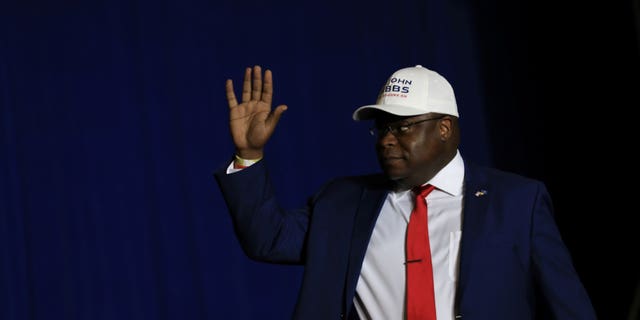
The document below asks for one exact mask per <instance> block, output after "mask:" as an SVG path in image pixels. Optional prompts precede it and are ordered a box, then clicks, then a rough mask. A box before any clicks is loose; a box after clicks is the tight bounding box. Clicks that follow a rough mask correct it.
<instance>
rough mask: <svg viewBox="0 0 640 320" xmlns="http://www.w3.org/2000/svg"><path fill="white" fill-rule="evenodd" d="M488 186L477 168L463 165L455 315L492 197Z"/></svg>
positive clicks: (467, 164)
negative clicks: (463, 185) (462, 199)
mask: <svg viewBox="0 0 640 320" xmlns="http://www.w3.org/2000/svg"><path fill="white" fill-rule="evenodd" d="M491 191H492V190H491V189H490V185H489V184H488V182H487V181H486V179H485V177H484V175H481V174H480V172H478V170H477V168H476V167H474V166H472V165H470V164H469V163H465V189H464V204H463V208H464V209H463V212H462V239H461V242H460V271H459V273H458V274H459V276H458V287H457V289H456V301H455V311H454V312H455V314H459V312H458V310H459V307H460V301H462V299H463V298H464V291H465V287H466V284H467V283H468V279H469V275H470V271H471V260H472V258H473V253H474V252H475V251H476V250H475V247H476V245H477V244H478V241H477V238H478V236H479V233H480V230H482V229H483V225H484V223H485V221H486V219H485V217H486V213H487V208H488V206H489V200H490V199H491V198H492V196H495V195H494V194H492V193H491Z"/></svg>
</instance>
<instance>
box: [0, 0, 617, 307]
mask: <svg viewBox="0 0 640 320" xmlns="http://www.w3.org/2000/svg"><path fill="white" fill-rule="evenodd" d="M252 2H253V1H204V0H181V1H177V0H156V1H150V0H132V1H128V0H127V1H125V0H120V1H73V0H68V1H56V2H49V1H39V0H31V1H8V2H3V3H2V4H0V28H1V29H0V143H1V146H2V147H1V149H0V319H8V320H9V319H10V320H14V319H15V320H18V319H20V320H21V319H67V320H75V319H91V320H99V319H119V320H120V319H286V318H288V317H289V316H290V314H291V311H292V309H293V305H294V303H295V298H296V294H297V290H298V286H299V281H300V278H301V268H300V267H297V266H280V265H270V264H264V263H258V262H253V261H251V260H249V259H248V258H247V257H246V256H245V255H244V254H243V252H242V250H241V249H240V247H239V245H238V242H237V241H236V239H235V236H234V234H233V228H232V226H231V224H230V219H229V217H228V214H227V212H226V207H225V204H224V202H223V200H222V198H221V195H220V193H219V190H218V188H217V186H216V185H215V181H214V179H213V177H212V172H213V171H214V170H215V169H217V168H220V167H223V166H226V165H227V164H228V162H229V160H230V158H231V156H232V154H233V145H232V143H231V139H230V136H229V133H228V126H227V123H228V122H227V121H228V112H227V106H226V99H225V96H224V82H225V80H226V79H228V78H231V79H233V80H234V81H235V83H236V84H239V83H240V82H241V80H242V76H243V72H244V68H245V67H248V66H253V65H256V64H259V65H261V66H263V67H264V68H269V69H271V70H272V71H273V74H274V82H275V98H274V103H275V104H276V105H277V104H287V105H288V106H289V110H288V111H286V112H285V114H284V116H283V117H282V119H281V121H280V124H279V126H278V128H277V131H276V133H275V135H274V136H273V137H272V139H271V141H270V143H269V145H268V146H267V151H266V152H267V157H266V159H265V161H267V163H268V165H269V167H270V168H271V171H272V175H273V176H274V177H277V178H276V179H275V183H276V186H275V187H276V190H277V192H279V195H280V196H281V199H282V204H283V205H284V206H288V207H293V206H299V205H302V204H303V203H304V201H305V200H306V197H307V196H309V195H310V194H311V193H313V192H314V191H315V190H316V189H317V188H318V187H319V186H320V184H322V183H323V182H324V181H325V180H326V179H328V178H330V177H334V176H337V175H346V174H360V173H369V172H373V171H377V170H378V166H377V163H376V162H375V157H374V150H373V141H372V140H371V139H370V137H369V136H368V131H367V129H368V126H369V124H368V123H357V122H354V121H353V120H351V113H352V112H353V110H354V109H355V108H357V107H359V106H361V105H364V104H369V103H372V102H374V101H375V98H376V95H377V93H378V90H379V88H380V86H381V85H382V84H383V83H384V81H385V80H386V77H387V76H389V75H390V74H391V72H393V71H394V70H396V69H398V68H401V67H407V66H413V65H416V64H421V65H424V66H426V67H429V68H432V69H434V70H437V71H438V72H440V73H441V74H442V75H444V76H445V77H446V78H448V79H449V80H450V82H451V83H452V84H453V86H454V89H455V90H456V94H457V100H458V106H459V109H460V114H461V125H462V130H463V131H462V145H461V151H462V154H463V156H464V157H465V158H466V159H468V160H472V161H474V162H477V163H480V164H485V165H500V166H501V167H503V168H506V169H511V170H514V171H517V172H519V173H523V174H528V175H532V176H534V177H536V178H541V179H547V182H550V180H551V179H552V178H551V177H552V176H554V174H555V171H553V172H552V171H551V168H550V167H545V163H544V162H541V161H539V160H541V159H543V155H541V154H540V152H539V150H534V149H533V148H534V147H535V146H539V145H544V143H545V141H547V140H544V139H545V135H536V136H533V137H532V136H530V135H529V134H530V133H529V132H530V131H531V130H530V129H534V128H532V127H531V123H532V122H531V121H530V120H528V115H530V114H534V113H536V111H535V110H536V106H534V105H529V104H527V103H522V102H523V101H528V103H530V104H534V102H541V103H542V102H543V101H541V100H543V97H542V96H536V97H535V98H534V99H532V100H530V99H523V98H522V97H523V96H526V95H527V94H529V93H531V92H532V91H534V89H535V88H536V86H531V87H527V88H528V89H527V90H525V92H518V90H517V89H518V88H522V86H519V85H518V81H521V82H520V83H526V84H534V83H535V81H533V80H531V79H533V78H529V77H530V76H531V75H534V76H536V75H537V73H536V72H535V70H537V69H536V66H535V65H532V64H531V63H530V62H531V60H529V59H525V60H526V61H524V60H522V59H524V58H523V57H526V53H531V52H533V53H532V54H534V53H539V54H543V53H544V52H543V51H542V50H540V49H537V50H539V51H536V49H533V50H534V51H529V49H531V48H529V47H527V48H521V47H520V45H521V44H524V43H529V42H527V41H533V43H534V44H535V43H536V42H535V41H536V38H535V37H534V36H532V34H531V32H530V31H531V30H530V29H528V25H526V24H525V23H524V22H523V21H533V20H534V18H532V17H530V16H528V13H530V12H532V11H529V8H526V7H524V6H522V7H521V6H519V5H513V4H512V5H508V6H506V7H505V6H503V5H502V4H497V3H495V2H494V3H489V2H486V3H475V2H473V1H463V0H458V1H445V0H428V1H407V0H399V1H392V2H389V1H378V0H370V1H363V2H360V3H358V2H348V1H346V2H345V1H342V2H337V1H335V2H334V1H329V2H324V3H321V2H318V3H302V2H287V1H272V2H258V1H256V2H255V3H252ZM533 12H538V11H535V10H534V11H533ZM537 18H538V17H535V19H537ZM523 19H524V20H523ZM514 39H524V40H517V41H516V42H512V41H514ZM527 39H528V40H527ZM532 47H533V46H532ZM514 53H515V54H516V55H514ZM522 81H524V82H522ZM236 88H239V86H238V85H237V86H236ZM507 115H511V116H513V115H516V117H515V118H514V117H512V119H515V121H511V122H509V127H508V128H506V132H509V133H508V135H509V137H505V136H504V135H505V133H504V132H505V130H502V131H499V130H497V127H498V126H501V125H502V124H503V122H501V121H502V120H504V119H506V117H507ZM537 116H542V115H537ZM507 150H511V152H509V151H507ZM543 153H544V152H543ZM546 154H547V156H548V155H550V154H551V152H550V151H549V150H547V153H546ZM496 155H497V156H500V159H501V160H499V161H498V160H497V158H496ZM494 158H495V159H496V160H494ZM551 186H552V190H554V189H555V190H558V191H559V189H560V187H555V188H554V185H553V184H551ZM557 194H558V195H557V196H558V198H561V192H557ZM564 214H565V216H567V217H568V215H569V214H570V213H564ZM565 219H566V220H565V221H568V218H565ZM563 232H565V233H566V234H567V238H568V241H569V243H570V244H574V243H575V242H577V241H578V240H580V239H578V238H577V236H576V237H574V238H572V237H571V234H570V227H566V229H563ZM571 241H574V242H571ZM578 247H580V246H579V245H578V244H577V243H575V250H576V251H575V252H580V251H579V249H578ZM572 249H573V247H572ZM579 258H580V256H578V261H579V262H581V261H582V260H579ZM577 268H578V269H579V271H580V272H582V273H583V274H584V276H585V278H586V282H587V284H590V287H589V290H593V291H596V289H598V287H597V285H598V282H596V281H595V280H590V278H589V276H590V272H591V269H588V267H587V266H586V262H585V264H584V265H581V264H578V266H577ZM593 277H594V279H595V277H596V276H595V275H594V276H593ZM625 299H626V298H625ZM601 301H602V302H600V301H595V302H594V304H595V303H598V305H597V307H598V309H599V310H608V309H607V306H608V305H605V302H604V300H601ZM624 301H628V300H624ZM622 305H623V306H624V304H622ZM603 312H604V311H603Z"/></svg>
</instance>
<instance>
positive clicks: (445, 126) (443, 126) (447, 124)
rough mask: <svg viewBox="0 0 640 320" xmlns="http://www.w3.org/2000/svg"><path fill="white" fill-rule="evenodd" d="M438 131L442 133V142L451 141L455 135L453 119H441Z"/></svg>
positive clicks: (446, 117) (447, 117)
mask: <svg viewBox="0 0 640 320" xmlns="http://www.w3.org/2000/svg"><path fill="white" fill-rule="evenodd" d="M438 130H439V133H440V141H442V142H446V141H447V140H449V139H451V135H452V134H453V119H451V117H449V116H445V117H444V118H442V119H440V121H439V124H438Z"/></svg>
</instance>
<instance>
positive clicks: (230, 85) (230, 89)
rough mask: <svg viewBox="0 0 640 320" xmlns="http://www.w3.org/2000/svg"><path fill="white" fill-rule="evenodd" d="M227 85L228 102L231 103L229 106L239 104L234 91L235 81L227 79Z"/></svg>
mask: <svg viewBox="0 0 640 320" xmlns="http://www.w3.org/2000/svg"><path fill="white" fill-rule="evenodd" d="M225 87H226V89H227V102H228V103H229V108H233V107H235V106H237V105H238V100H236V94H235V93H234V92H233V81H231V79H227V83H226V84H225Z"/></svg>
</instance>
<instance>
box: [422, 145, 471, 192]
mask: <svg viewBox="0 0 640 320" xmlns="http://www.w3.org/2000/svg"><path fill="white" fill-rule="evenodd" d="M463 181H464V161H463V160H462V156H461V155H460V151H459V150H456V155H455V157H453V159H451V161H449V163H447V165H446V166H444V168H442V170H440V171H439V172H438V173H437V174H436V175H435V176H434V177H433V178H431V180H429V181H428V182H427V183H429V184H432V185H434V186H436V188H438V189H439V190H442V191H444V192H446V193H448V194H450V195H452V196H459V195H460V194H462V184H463Z"/></svg>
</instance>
